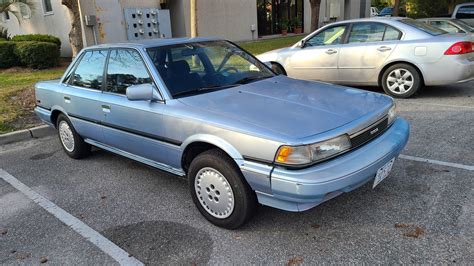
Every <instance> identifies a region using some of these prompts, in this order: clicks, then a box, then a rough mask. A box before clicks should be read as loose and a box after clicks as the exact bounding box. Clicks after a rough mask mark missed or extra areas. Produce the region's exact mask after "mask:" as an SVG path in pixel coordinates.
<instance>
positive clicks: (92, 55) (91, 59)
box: [71, 50, 107, 90]
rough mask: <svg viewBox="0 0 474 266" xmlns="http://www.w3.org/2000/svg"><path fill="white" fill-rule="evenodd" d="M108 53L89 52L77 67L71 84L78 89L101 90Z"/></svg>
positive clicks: (102, 51)
mask: <svg viewBox="0 0 474 266" xmlns="http://www.w3.org/2000/svg"><path fill="white" fill-rule="evenodd" d="M106 58H107V51H105V50H92V51H87V52H85V53H84V55H83V56H82V58H81V62H79V64H78V65H77V68H76V70H75V71H74V75H73V77H72V81H71V84H72V85H74V86H78V87H83V88H88V89H95V90H100V89H101V88H102V80H103V73H104V65H105V59H106Z"/></svg>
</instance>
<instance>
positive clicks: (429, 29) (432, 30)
mask: <svg viewBox="0 0 474 266" xmlns="http://www.w3.org/2000/svg"><path fill="white" fill-rule="evenodd" d="M400 22H402V23H403V24H406V25H408V26H411V27H413V28H415V29H418V30H421V31H423V32H426V33H428V34H431V35H434V36H436V35H441V34H445V33H447V32H446V31H444V30H441V29H438V28H436V27H433V26H431V25H429V24H426V23H423V22H421V21H417V20H413V19H402V20H400Z"/></svg>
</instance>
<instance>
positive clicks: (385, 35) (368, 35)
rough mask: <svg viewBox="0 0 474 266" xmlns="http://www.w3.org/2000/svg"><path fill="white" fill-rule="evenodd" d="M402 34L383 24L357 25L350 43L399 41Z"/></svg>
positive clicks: (353, 28) (352, 30)
mask: <svg viewBox="0 0 474 266" xmlns="http://www.w3.org/2000/svg"><path fill="white" fill-rule="evenodd" d="M400 37H401V32H400V31H399V30H397V29H395V28H393V27H391V26H388V25H385V24H382V23H357V24H354V25H353V26H352V29H351V33H350V35H349V41H348V42H349V43H364V42H381V41H394V40H399V39H400Z"/></svg>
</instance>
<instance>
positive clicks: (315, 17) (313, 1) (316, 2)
mask: <svg viewBox="0 0 474 266" xmlns="http://www.w3.org/2000/svg"><path fill="white" fill-rule="evenodd" d="M309 3H310V5H311V31H315V30H316V29H317V28H318V27H319V9H320V7H321V0H309Z"/></svg>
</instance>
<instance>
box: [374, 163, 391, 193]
mask: <svg viewBox="0 0 474 266" xmlns="http://www.w3.org/2000/svg"><path fill="white" fill-rule="evenodd" d="M393 162H395V158H393V159H392V160H390V161H389V162H388V163H386V164H385V165H384V166H382V168H380V169H379V170H377V174H376V175H375V179H374V185H373V186H372V188H375V187H376V186H377V185H378V184H379V183H380V182H382V180H384V179H385V178H387V176H388V175H389V174H390V171H391V170H392V167H393Z"/></svg>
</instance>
